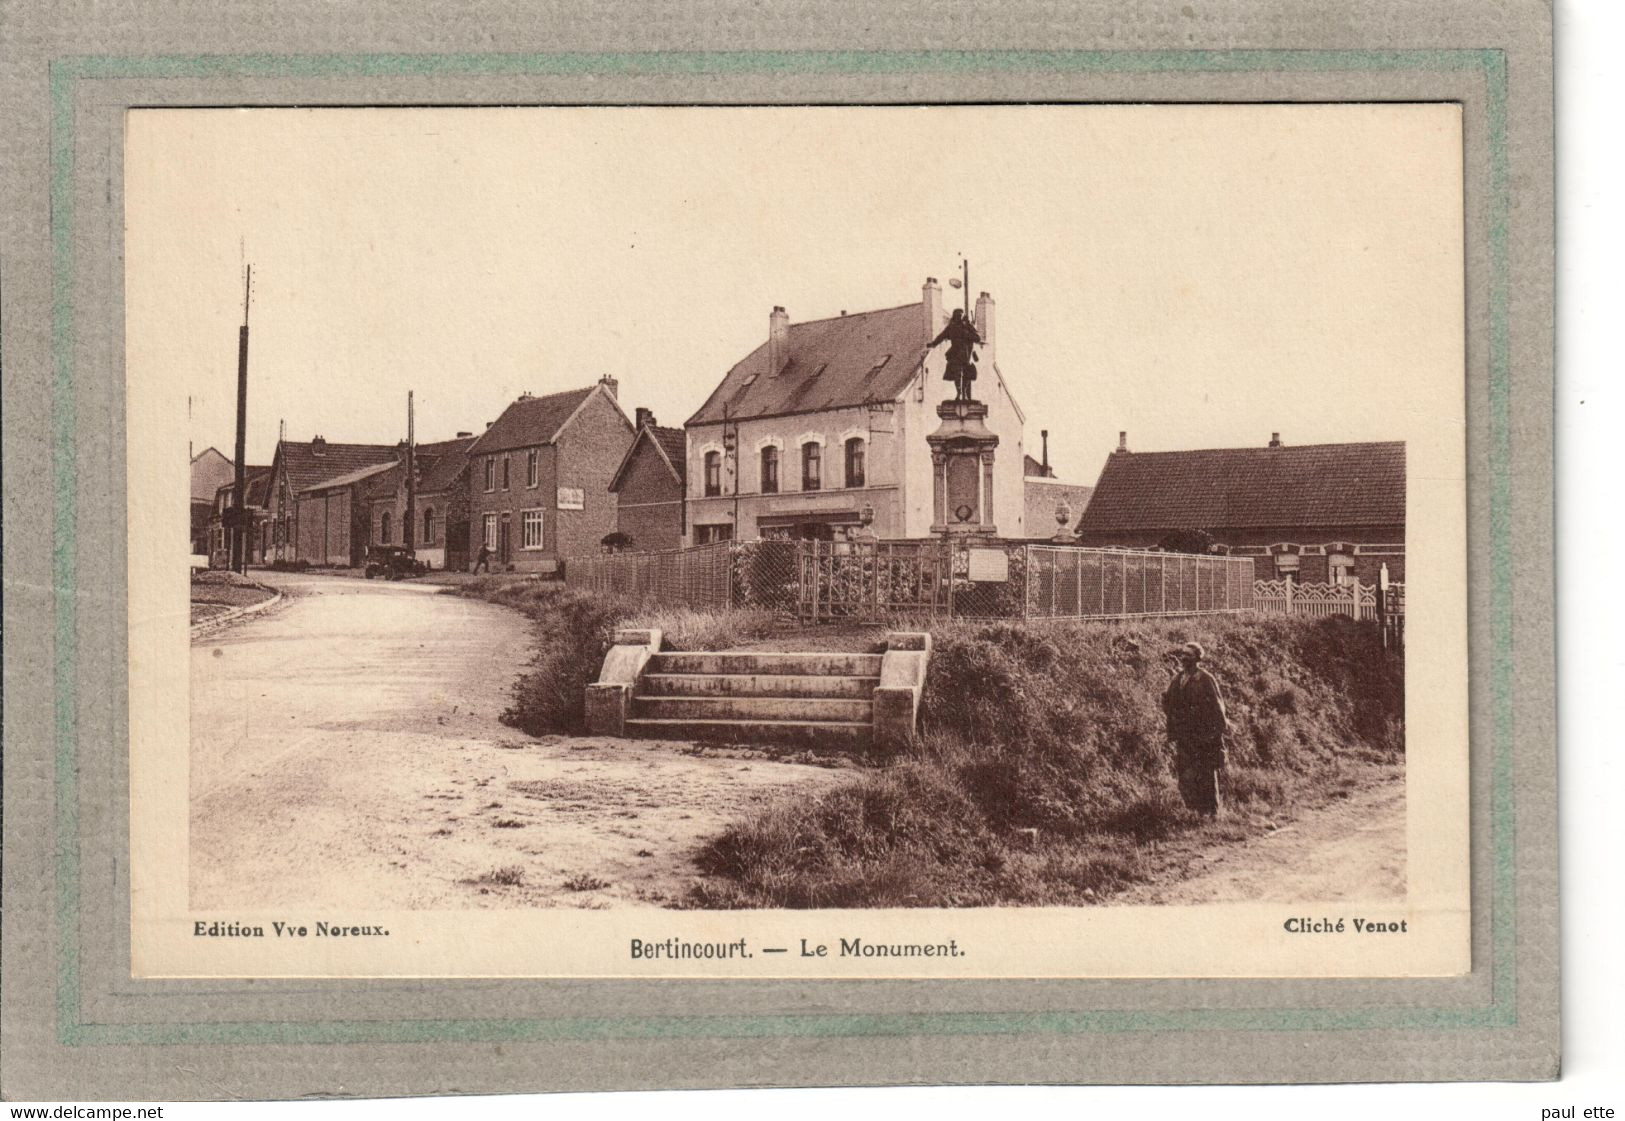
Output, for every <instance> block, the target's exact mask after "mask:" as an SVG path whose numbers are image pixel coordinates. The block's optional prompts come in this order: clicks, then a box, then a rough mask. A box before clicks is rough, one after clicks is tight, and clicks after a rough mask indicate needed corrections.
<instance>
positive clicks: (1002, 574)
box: [965, 549, 1010, 584]
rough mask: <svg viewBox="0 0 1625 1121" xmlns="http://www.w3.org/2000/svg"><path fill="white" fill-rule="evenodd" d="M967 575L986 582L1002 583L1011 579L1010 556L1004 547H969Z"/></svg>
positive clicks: (967, 552) (972, 578)
mask: <svg viewBox="0 0 1625 1121" xmlns="http://www.w3.org/2000/svg"><path fill="white" fill-rule="evenodd" d="M965 556H966V560H967V565H966V570H965V575H966V576H968V577H969V578H970V579H971V580H974V581H978V582H980V583H986V584H1002V583H1004V582H1005V581H1006V580H1008V579H1010V557H1009V555H1008V554H1007V553H1005V551H1004V550H1003V549H967V550H965Z"/></svg>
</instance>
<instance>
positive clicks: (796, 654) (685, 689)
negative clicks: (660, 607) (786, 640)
mask: <svg viewBox="0 0 1625 1121" xmlns="http://www.w3.org/2000/svg"><path fill="white" fill-rule="evenodd" d="M661 642H662V635H661V632H660V631H659V630H657V629H652V628H651V629H639V628H623V629H622V630H619V631H617V632H616V635H615V643H614V645H613V646H612V647H611V649H610V651H609V652H608V653H607V654H606V655H605V657H604V665H603V667H602V669H601V670H600V671H599V677H598V680H597V681H596V682H594V683H593V684H591V685H589V686H588V687H587V696H586V706H587V726H588V728H589V729H590V730H592V731H593V732H595V733H597V734H600V735H608V736H637V737H644V738H650V739H675V740H713V741H724V742H733V743H791V744H798V745H804V746H807V747H813V748H833V749H836V750H847V751H869V750H871V749H878V750H883V751H896V750H900V749H902V748H906V747H908V746H910V745H912V744H913V742H914V736H915V732H914V729H915V723H916V720H917V718H918V709H919V698H920V690H921V688H922V687H923V685H924V681H925V665H926V660H927V659H928V658H929V657H930V650H931V638H930V636H929V635H926V634H920V633H901V632H900V633H895V634H890V635H887V636H886V653H885V654H884V655H881V654H857V653H848V652H844V651H777V650H716V651H703V652H700V651H695V652H689V651H661V649H660V646H661ZM883 664H884V666H885V669H884V672H883V671H882V665H883ZM882 682H884V683H885V684H884V685H882Z"/></svg>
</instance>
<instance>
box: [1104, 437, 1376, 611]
mask: <svg viewBox="0 0 1625 1121" xmlns="http://www.w3.org/2000/svg"><path fill="white" fill-rule="evenodd" d="M1193 530H1195V531H1200V532H1201V533H1206V534H1208V535H1209V536H1211V537H1212V539H1213V542H1214V549H1215V551H1218V552H1223V553H1227V554H1229V555H1231V556H1249V557H1253V558H1255V560H1254V571H1255V574H1256V578H1257V579H1260V580H1293V581H1297V582H1303V583H1332V584H1342V583H1347V582H1349V581H1351V580H1355V579H1357V580H1359V581H1360V582H1361V583H1376V582H1377V580H1378V577H1379V575H1380V573H1381V570H1382V567H1383V566H1384V565H1386V566H1387V568H1388V575H1389V577H1390V579H1393V580H1396V581H1403V580H1404V579H1405V445H1404V443H1403V442H1401V441H1391V442H1383V443H1364V444H1305V445H1302V446H1299V447H1291V446H1288V445H1286V444H1284V443H1282V441H1281V436H1280V433H1275V434H1274V435H1273V436H1272V437H1271V439H1270V441H1269V444H1268V445H1267V446H1264V447H1256V448H1209V449H1204V450H1200V451H1172V452H1134V451H1130V450H1129V447H1128V437H1127V434H1126V433H1124V434H1123V435H1121V436H1120V437H1119V440H1118V448H1117V450H1116V451H1115V452H1113V453H1112V454H1111V455H1109V456H1107V457H1106V466H1105V467H1104V469H1102V471H1101V473H1100V480H1099V481H1098V482H1097V483H1096V484H1095V490H1094V494H1093V496H1092V497H1091V498H1090V500H1089V505H1088V507H1087V509H1085V511H1084V513H1083V518H1082V521H1081V522H1080V524H1079V527H1078V539H1079V543H1080V544H1084V545H1097V546H1123V547H1129V548H1155V547H1157V546H1158V545H1160V544H1162V543H1163V542H1164V541H1165V540H1167V539H1169V538H1170V537H1172V536H1173V535H1177V534H1188V533H1189V531H1193Z"/></svg>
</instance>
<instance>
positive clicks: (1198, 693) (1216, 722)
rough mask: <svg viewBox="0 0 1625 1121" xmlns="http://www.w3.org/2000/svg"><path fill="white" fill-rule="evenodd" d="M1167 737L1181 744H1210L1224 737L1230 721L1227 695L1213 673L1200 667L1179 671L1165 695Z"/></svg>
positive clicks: (1163, 704)
mask: <svg viewBox="0 0 1625 1121" xmlns="http://www.w3.org/2000/svg"><path fill="white" fill-rule="evenodd" d="M1162 711H1163V714H1164V715H1165V716H1166V717H1167V718H1168V738H1169V739H1171V740H1173V741H1174V742H1175V743H1180V744H1209V743H1213V742H1215V741H1218V740H1222V739H1223V738H1224V733H1225V729H1226V728H1227V727H1228V724H1227V723H1226V720H1225V713H1224V696H1223V694H1221V693H1220V692H1219V683H1218V681H1216V680H1215V679H1214V677H1213V675H1212V674H1211V673H1209V672H1208V671H1207V670H1205V669H1203V668H1202V667H1201V666H1197V667H1196V668H1195V669H1194V670H1191V671H1188V672H1187V671H1186V670H1180V671H1179V672H1178V673H1176V674H1174V679H1173V680H1172V681H1170V682H1169V683H1168V688H1167V689H1166V690H1165V691H1164V692H1163V694H1162Z"/></svg>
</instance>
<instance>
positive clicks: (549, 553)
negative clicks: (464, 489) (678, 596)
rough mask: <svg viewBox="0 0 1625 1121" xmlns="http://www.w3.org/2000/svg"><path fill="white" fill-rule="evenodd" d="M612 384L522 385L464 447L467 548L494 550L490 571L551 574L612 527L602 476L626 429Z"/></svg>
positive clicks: (622, 453) (617, 459)
mask: <svg viewBox="0 0 1625 1121" xmlns="http://www.w3.org/2000/svg"><path fill="white" fill-rule="evenodd" d="M616 389H617V383H616V381H615V379H614V378H611V377H604V378H601V379H599V382H598V384H596V385H592V386H588V387H586V388H585V389H572V390H567V391H565V392H562V393H552V394H549V395H547V396H545V397H533V396H531V395H530V394H528V393H527V394H525V395H524V396H522V397H520V398H519V399H518V400H517V401H515V402H513V403H512V404H511V405H509V406H508V407H507V408H506V409H504V410H503V411H502V415H501V416H500V417H498V418H497V419H496V421H495V422H493V423H492V424H491V425H490V426H489V427H487V428H486V430H485V431H484V432H483V433H481V434H480V436H479V438H478V439H476V440H475V441H474V443H473V445H472V446H471V447H470V448H469V451H468V456H469V464H470V470H469V488H468V493H469V514H470V523H471V525H470V528H471V532H472V533H473V535H474V536H473V538H472V539H471V540H470V542H469V546H470V548H471V549H473V550H476V551H477V550H478V548H479V547H480V545H481V544H482V543H483V544H484V546H485V547H486V548H487V549H489V550H491V553H492V556H491V567H492V568H493V570H496V569H509V568H511V569H512V570H514V571H516V572H543V573H551V572H556V571H557V570H558V565H559V560H560V559H561V558H564V557H571V556H581V555H587V554H591V553H596V552H598V551H599V549H600V547H601V542H602V541H603V539H604V537H606V536H607V535H609V534H610V533H613V532H615V526H616V513H615V507H616V496H615V495H614V494H613V493H612V492H611V491H610V489H609V484H610V480H611V479H612V478H614V476H615V472H616V470H617V469H618V468H619V467H620V465H621V461H622V460H624V459H625V458H626V453H627V450H628V449H629V448H630V447H631V445H632V437H633V430H632V422H631V420H629V419H628V418H627V416H626V414H625V413H624V412H622V411H621V407H620V405H619V403H618V402H617V401H616V399H615V394H616Z"/></svg>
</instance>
